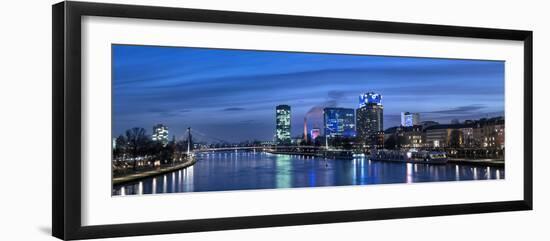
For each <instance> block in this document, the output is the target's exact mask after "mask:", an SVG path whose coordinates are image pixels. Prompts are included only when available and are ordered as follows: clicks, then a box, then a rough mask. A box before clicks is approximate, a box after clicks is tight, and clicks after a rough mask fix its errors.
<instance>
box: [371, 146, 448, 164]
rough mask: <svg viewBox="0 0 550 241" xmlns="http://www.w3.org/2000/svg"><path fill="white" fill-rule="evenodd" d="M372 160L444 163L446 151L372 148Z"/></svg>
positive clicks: (445, 161) (446, 159)
mask: <svg viewBox="0 0 550 241" xmlns="http://www.w3.org/2000/svg"><path fill="white" fill-rule="evenodd" d="M369 159H370V160H372V161H393V162H409V163H425V164H446V163H447V161H448V158H447V153H445V152H442V151H419V150H415V149H410V150H386V149H381V150H374V151H373V152H371V154H370V155H369Z"/></svg>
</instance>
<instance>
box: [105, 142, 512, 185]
mask: <svg viewBox="0 0 550 241" xmlns="http://www.w3.org/2000/svg"><path fill="white" fill-rule="evenodd" d="M197 158H198V161H197V163H196V164H195V165H193V166H191V167H188V168H186V169H182V170H178V171H174V172H171V173H167V174H163V175H160V176H156V177H151V178H147V179H143V180H140V181H137V182H135V183H129V184H124V185H118V186H114V187H113V190H112V195H131V194H156V193H179V192H204V191H227V190H249V189H273V188H291V187H321V186H343V185H370V184H389V183H417V182H436V181H464V180H490V179H504V168H496V167H480V166H470V165H457V164H446V165H430V164H412V163H395V162H377V161H369V160H368V159H366V158H356V159H353V160H331V159H324V158H316V157H308V156H302V155H281V154H270V153H266V152H251V151H238V152H235V151H228V152H212V153H201V154H198V155H197Z"/></svg>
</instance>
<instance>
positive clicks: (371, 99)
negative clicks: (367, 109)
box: [359, 92, 382, 108]
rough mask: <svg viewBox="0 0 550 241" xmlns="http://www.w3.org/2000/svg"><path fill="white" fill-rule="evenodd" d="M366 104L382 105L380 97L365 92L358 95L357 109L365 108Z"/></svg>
mask: <svg viewBox="0 0 550 241" xmlns="http://www.w3.org/2000/svg"><path fill="white" fill-rule="evenodd" d="M368 104H375V105H382V95H380V94H377V93H374V92H367V93H364V94H362V95H359V108H361V107H364V106H367V105H368Z"/></svg>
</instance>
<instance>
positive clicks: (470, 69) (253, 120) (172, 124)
mask: <svg viewBox="0 0 550 241" xmlns="http://www.w3.org/2000/svg"><path fill="white" fill-rule="evenodd" d="M205 60H208V61H205ZM367 91H375V92H377V93H380V94H382V95H383V96H384V100H383V101H384V123H385V125H384V127H385V128H388V127H392V126H398V125H399V124H400V118H401V112H414V113H420V114H421V115H422V121H424V120H434V121H439V122H441V123H449V122H450V121H451V120H453V119H460V120H462V121H463V120H465V119H479V118H482V117H486V116H490V117H492V116H499V115H503V113H504V62H501V61H481V60H450V59H429V58H411V57H382V56H357V55H342V54H310V53H292V52H269V51H247V50H220V49H200V48H170V47H147V46H123V45H114V46H113V98H114V101H113V108H114V110H113V113H114V116H113V135H114V136H117V135H118V134H122V133H123V132H124V130H126V129H129V128H132V127H134V126H140V127H144V128H146V129H147V130H149V131H150V128H151V127H152V126H154V125H156V124H158V123H162V124H165V125H166V126H168V127H169V129H170V136H172V135H176V136H177V137H180V136H182V135H183V134H184V132H185V130H186V128H187V127H188V126H191V127H192V128H193V129H194V130H195V133H197V131H198V132H199V134H201V133H202V134H204V135H205V136H213V137H215V138H216V139H221V140H227V141H244V140H252V139H257V140H272V139H273V135H274V134H275V106H277V105H281V104H286V105H289V106H291V107H292V115H291V117H292V118H291V123H295V124H292V125H291V127H292V129H291V134H292V136H293V137H294V136H296V135H299V134H301V133H303V125H301V124H300V123H303V119H304V118H305V117H306V116H307V118H308V122H309V126H308V128H309V129H312V128H314V127H318V128H321V129H322V127H323V121H322V118H323V115H322V109H323V108H325V107H341V108H352V109H357V108H358V104H359V94H361V93H363V92H367ZM320 112H321V113H320ZM208 141H209V140H208Z"/></svg>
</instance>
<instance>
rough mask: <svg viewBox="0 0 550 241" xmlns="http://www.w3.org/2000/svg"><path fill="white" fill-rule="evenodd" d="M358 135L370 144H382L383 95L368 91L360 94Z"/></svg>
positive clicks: (360, 139)
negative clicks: (380, 141)
mask: <svg viewBox="0 0 550 241" xmlns="http://www.w3.org/2000/svg"><path fill="white" fill-rule="evenodd" d="M356 114H357V137H358V138H359V141H360V142H362V143H365V144H369V145H371V146H372V145H376V146H380V144H383V143H378V142H379V140H380V136H379V135H383V133H384V106H383V105H382V95H380V94H377V93H374V92H368V93H364V94H362V95H360V96H359V108H358V109H357V113H356ZM375 142H376V143H375Z"/></svg>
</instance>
